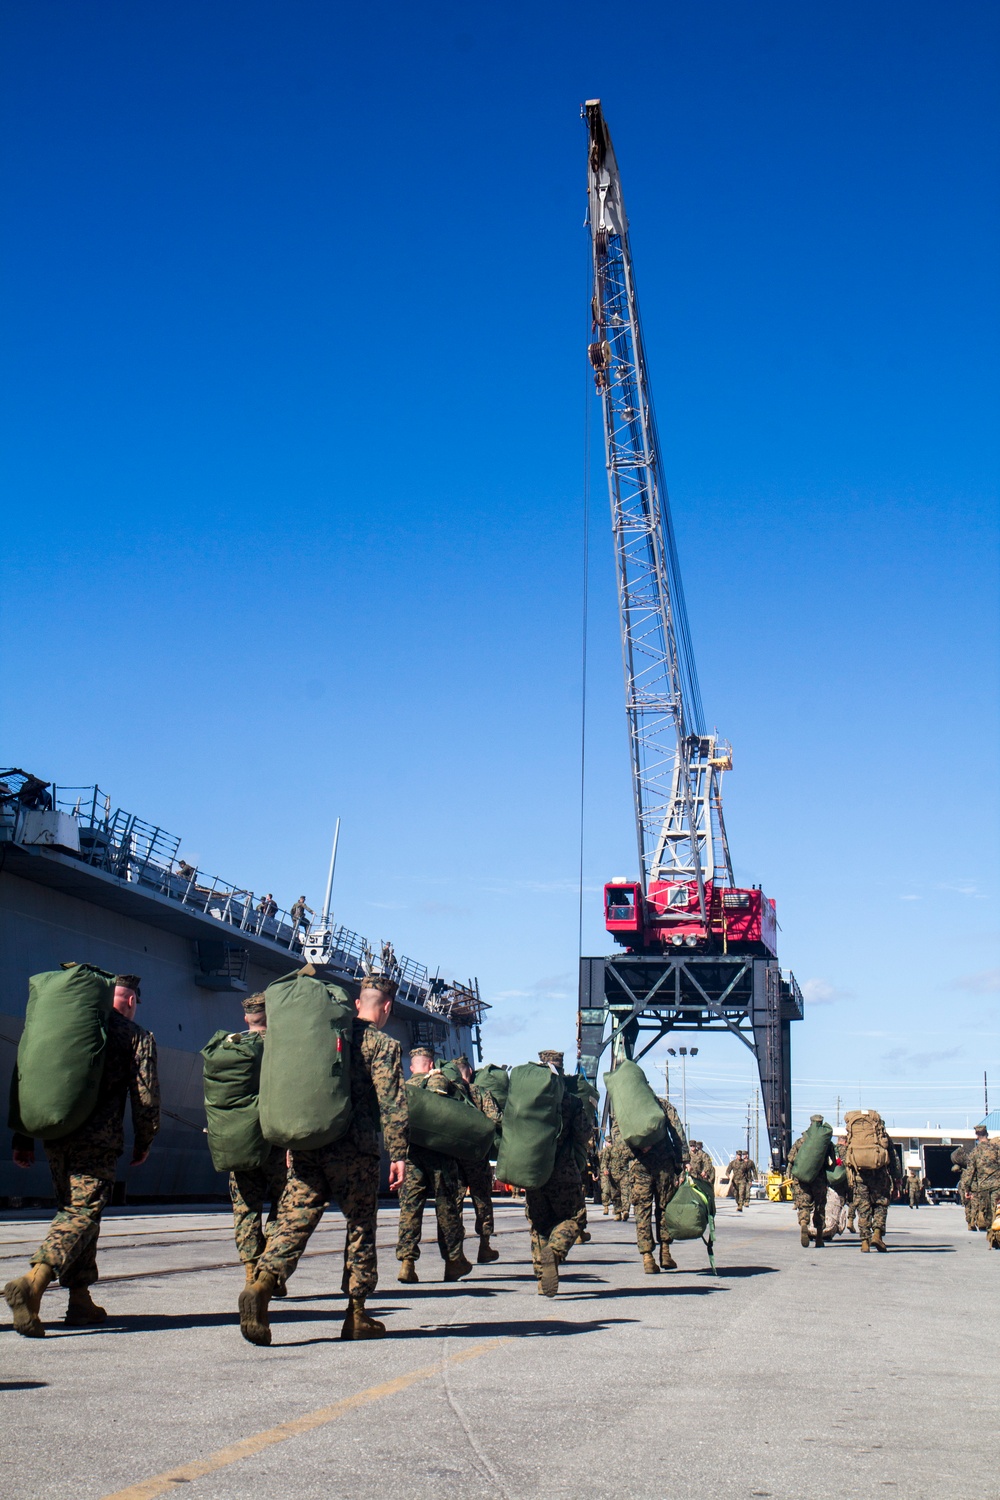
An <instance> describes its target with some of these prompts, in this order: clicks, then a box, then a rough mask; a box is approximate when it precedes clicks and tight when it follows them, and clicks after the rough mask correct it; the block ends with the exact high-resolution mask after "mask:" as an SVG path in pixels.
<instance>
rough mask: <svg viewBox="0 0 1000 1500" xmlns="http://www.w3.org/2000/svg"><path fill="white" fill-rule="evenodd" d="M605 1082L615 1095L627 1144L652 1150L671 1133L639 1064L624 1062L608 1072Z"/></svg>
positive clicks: (609, 1091) (635, 1147) (616, 1106)
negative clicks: (651, 1147) (651, 1148)
mask: <svg viewBox="0 0 1000 1500" xmlns="http://www.w3.org/2000/svg"><path fill="white" fill-rule="evenodd" d="M604 1084H605V1087H606V1088H607V1091H608V1093H609V1095H610V1096H611V1108H612V1109H613V1110H614V1112H615V1119H616V1121H617V1122H618V1129H619V1130H620V1131H621V1136H622V1140H623V1141H624V1142H625V1144H626V1146H631V1148H632V1150H633V1151H648V1150H649V1148H650V1146H656V1145H658V1144H659V1142H660V1141H662V1140H663V1139H664V1137H665V1136H666V1134H667V1117H666V1115H665V1114H664V1113H663V1110H662V1108H661V1107H660V1102H659V1100H658V1099H657V1097H656V1095H655V1094H654V1093H653V1090H652V1089H651V1088H650V1086H649V1080H648V1079H647V1077H646V1075H645V1073H644V1072H643V1071H642V1069H641V1068H640V1067H639V1064H638V1063H634V1062H629V1061H625V1062H620V1063H619V1064H618V1066H617V1068H615V1069H613V1071H612V1072H610V1073H605V1075H604Z"/></svg>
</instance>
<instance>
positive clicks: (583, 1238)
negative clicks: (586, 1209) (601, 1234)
mask: <svg viewBox="0 0 1000 1500" xmlns="http://www.w3.org/2000/svg"><path fill="white" fill-rule="evenodd" d="M590 1237H591V1235H590V1230H589V1229H580V1230H578V1231H577V1236H576V1243H577V1244H578V1245H585V1244H586V1243H587V1241H588V1240H589V1239H590Z"/></svg>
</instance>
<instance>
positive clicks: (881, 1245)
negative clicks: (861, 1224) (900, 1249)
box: [872, 1229, 889, 1255]
mask: <svg viewBox="0 0 1000 1500" xmlns="http://www.w3.org/2000/svg"><path fill="white" fill-rule="evenodd" d="M872 1244H873V1245H874V1246H875V1249H876V1250H878V1251H879V1252H880V1253H881V1254H882V1255H884V1254H885V1252H886V1251H887V1250H888V1248H889V1246H888V1245H887V1244H886V1242H885V1240H884V1239H883V1238H882V1231H881V1229H876V1231H875V1233H874V1234H873V1235H872Z"/></svg>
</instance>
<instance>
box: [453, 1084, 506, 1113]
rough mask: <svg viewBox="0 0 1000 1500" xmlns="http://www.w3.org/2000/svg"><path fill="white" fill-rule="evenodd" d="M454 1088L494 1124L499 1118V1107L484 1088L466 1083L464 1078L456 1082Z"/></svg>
mask: <svg viewBox="0 0 1000 1500" xmlns="http://www.w3.org/2000/svg"><path fill="white" fill-rule="evenodd" d="M456 1088H457V1090H458V1092H459V1093H460V1094H463V1095H464V1096H465V1098H466V1099H468V1101H469V1103H470V1104H474V1105H475V1106H476V1108H477V1109H481V1110H482V1112H483V1114H484V1115H485V1116H486V1118H487V1119H488V1120H492V1121H493V1123H494V1124H496V1123H497V1122H498V1121H499V1120H500V1118H501V1116H500V1107H499V1105H498V1104H497V1101H496V1100H495V1099H494V1097H493V1095H492V1094H488V1093H487V1092H486V1090H485V1089H480V1088H477V1087H476V1085H475V1084H474V1083H466V1081H465V1079H464V1078H463V1079H462V1080H461V1081H460V1082H459V1083H458V1084H456Z"/></svg>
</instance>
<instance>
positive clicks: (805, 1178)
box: [791, 1120, 833, 1182]
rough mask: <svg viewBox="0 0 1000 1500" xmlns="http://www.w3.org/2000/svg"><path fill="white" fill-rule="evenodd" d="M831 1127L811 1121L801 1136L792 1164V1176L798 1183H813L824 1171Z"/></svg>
mask: <svg viewBox="0 0 1000 1500" xmlns="http://www.w3.org/2000/svg"><path fill="white" fill-rule="evenodd" d="M832 1139H833V1126H832V1125H827V1124H826V1122H825V1121H824V1123H823V1124H822V1125H820V1124H818V1123H817V1122H816V1121H814V1120H811V1121H810V1122H809V1124H808V1125H807V1127H806V1129H805V1131H804V1132H803V1135H802V1142H801V1144H800V1146H799V1149H798V1150H797V1151H796V1153H795V1160H794V1161H793V1162H792V1166H791V1172H792V1176H793V1177H794V1178H795V1179H796V1181H798V1182H815V1181H816V1178H817V1177H819V1176H821V1175H822V1174H824V1173H825V1171H826V1163H827V1156H828V1154H829V1150H830V1142H831V1141H832Z"/></svg>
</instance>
